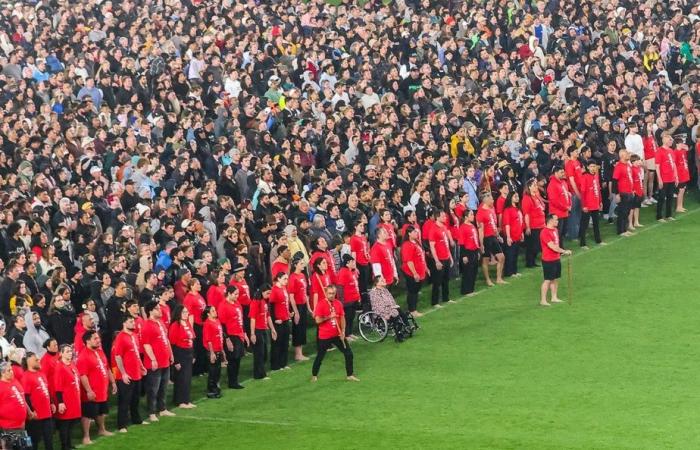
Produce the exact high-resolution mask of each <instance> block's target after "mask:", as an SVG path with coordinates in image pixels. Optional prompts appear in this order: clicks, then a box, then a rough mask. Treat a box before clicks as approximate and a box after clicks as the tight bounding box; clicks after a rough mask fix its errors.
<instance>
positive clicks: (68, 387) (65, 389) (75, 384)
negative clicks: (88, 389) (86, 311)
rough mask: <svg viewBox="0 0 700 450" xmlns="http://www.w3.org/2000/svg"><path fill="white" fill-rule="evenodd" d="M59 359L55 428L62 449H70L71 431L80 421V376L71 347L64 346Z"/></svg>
mask: <svg viewBox="0 0 700 450" xmlns="http://www.w3.org/2000/svg"><path fill="white" fill-rule="evenodd" d="M59 354H60V355H61V358H60V359H59V361H58V364H56V370H55V371H54V374H53V376H54V387H55V389H56V404H57V405H58V406H57V407H56V414H55V418H56V428H57V429H58V435H59V439H60V442H61V448H62V449H70V448H72V444H71V431H72V429H73V425H75V423H76V422H77V421H78V419H80V375H79V374H78V368H77V367H76V366H75V364H74V363H73V346H72V345H69V344H64V345H62V346H61V348H60V350H59Z"/></svg>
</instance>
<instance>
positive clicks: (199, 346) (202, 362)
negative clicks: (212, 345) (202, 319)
mask: <svg viewBox="0 0 700 450" xmlns="http://www.w3.org/2000/svg"><path fill="white" fill-rule="evenodd" d="M244 322H245V321H244ZM192 328H193V329H194V340H193V341H192V347H193V348H194V364H193V365H192V375H194V376H197V375H202V374H203V373H207V361H209V355H208V354H207V353H208V352H207V349H206V348H204V344H203V343H202V332H203V331H202V330H203V329H202V326H201V325H199V324H196V323H195V324H194V325H193V327H192Z"/></svg>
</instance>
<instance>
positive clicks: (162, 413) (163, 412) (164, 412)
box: [160, 409, 175, 417]
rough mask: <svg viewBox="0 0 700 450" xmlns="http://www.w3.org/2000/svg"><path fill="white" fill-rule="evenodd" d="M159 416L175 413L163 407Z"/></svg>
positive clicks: (168, 415)
mask: <svg viewBox="0 0 700 450" xmlns="http://www.w3.org/2000/svg"><path fill="white" fill-rule="evenodd" d="M160 415H161V417H162V416H165V417H173V416H174V415H175V413H174V412H171V411H168V410H167V409H164V410H163V411H161V412H160Z"/></svg>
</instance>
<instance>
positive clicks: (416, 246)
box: [401, 239, 427, 280]
mask: <svg viewBox="0 0 700 450" xmlns="http://www.w3.org/2000/svg"><path fill="white" fill-rule="evenodd" d="M409 261H410V262H412V263H413V267H414V269H416V273H417V274H418V278H420V279H421V280H424V279H425V275H426V272H427V263H426V261H425V250H423V247H422V246H421V244H420V241H419V242H411V240H410V239H409V240H407V241H405V242H404V243H403V244H401V270H402V271H403V273H405V274H406V275H408V276H409V277H411V276H413V273H411V269H409V268H408V262H409Z"/></svg>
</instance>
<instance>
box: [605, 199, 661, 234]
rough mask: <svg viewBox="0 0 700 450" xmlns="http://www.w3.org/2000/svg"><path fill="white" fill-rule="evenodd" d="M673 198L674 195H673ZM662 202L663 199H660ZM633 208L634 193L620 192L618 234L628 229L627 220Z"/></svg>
mask: <svg viewBox="0 0 700 450" xmlns="http://www.w3.org/2000/svg"><path fill="white" fill-rule="evenodd" d="M671 198H673V196H672V197H671ZM659 203H661V201H659ZM631 208H632V194H620V203H618V205H617V224H616V225H617V226H616V228H617V234H622V233H624V232H625V231H627V222H628V219H629V213H630V210H631Z"/></svg>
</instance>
